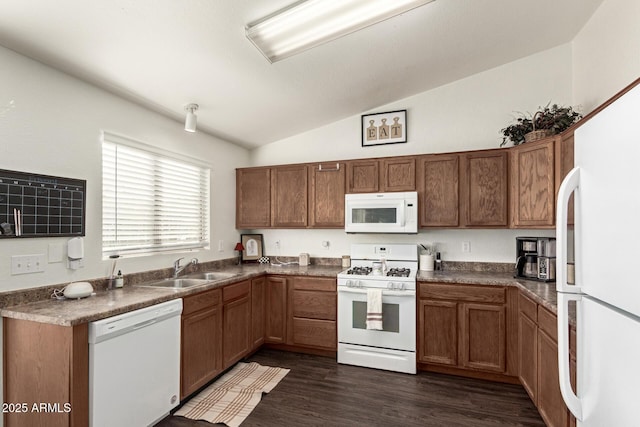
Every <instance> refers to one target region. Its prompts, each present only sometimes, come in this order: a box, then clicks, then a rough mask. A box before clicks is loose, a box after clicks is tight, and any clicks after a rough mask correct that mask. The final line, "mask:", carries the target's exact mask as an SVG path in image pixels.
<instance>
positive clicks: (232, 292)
mask: <svg viewBox="0 0 640 427" xmlns="http://www.w3.org/2000/svg"><path fill="white" fill-rule="evenodd" d="M250 292H251V281H250V280H245V281H244V282H239V283H234V284H233V285H228V286H225V287H224V288H222V301H224V302H227V301H231V300H234V299H238V298H242V297H244V296H247V295H249V293H250Z"/></svg>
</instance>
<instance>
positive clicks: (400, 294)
mask: <svg viewBox="0 0 640 427" xmlns="http://www.w3.org/2000/svg"><path fill="white" fill-rule="evenodd" d="M338 292H346V293H350V294H366V293H367V290H366V289H353V288H339V289H338ZM415 295H416V293H415V291H387V290H383V291H382V296H383V297H415Z"/></svg>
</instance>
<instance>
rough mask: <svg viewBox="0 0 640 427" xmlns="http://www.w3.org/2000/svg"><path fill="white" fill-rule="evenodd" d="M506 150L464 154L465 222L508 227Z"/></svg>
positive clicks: (476, 224) (479, 225)
mask: <svg viewBox="0 0 640 427" xmlns="http://www.w3.org/2000/svg"><path fill="white" fill-rule="evenodd" d="M508 156H509V155H508V152H507V151H505V150H488V151H479V152H473V153H468V154H463V155H462V159H463V162H464V166H463V168H462V171H461V172H462V174H461V175H462V193H463V203H461V205H462V206H463V211H464V216H463V221H464V225H466V226H469V227H508V226H509V205H508V200H509V197H508V194H509V186H508V175H509V172H508V167H509V157H508Z"/></svg>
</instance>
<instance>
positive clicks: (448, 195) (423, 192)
mask: <svg viewBox="0 0 640 427" xmlns="http://www.w3.org/2000/svg"><path fill="white" fill-rule="evenodd" d="M459 163H460V162H459V156H458V155H457V154H454V155H449V154H446V155H444V154H443V155H433V156H424V157H421V158H420V175H419V176H420V182H419V184H420V193H419V194H420V201H419V203H418V208H419V210H420V226H421V227H458V225H459V224H460V221H459V206H460V199H459V176H460V173H459Z"/></svg>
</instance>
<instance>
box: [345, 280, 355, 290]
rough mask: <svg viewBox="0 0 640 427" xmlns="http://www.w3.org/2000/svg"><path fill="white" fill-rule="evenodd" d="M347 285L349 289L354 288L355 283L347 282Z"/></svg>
mask: <svg viewBox="0 0 640 427" xmlns="http://www.w3.org/2000/svg"><path fill="white" fill-rule="evenodd" d="M345 285H347V288H353V281H351V280H347V282H346V283H345Z"/></svg>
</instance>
